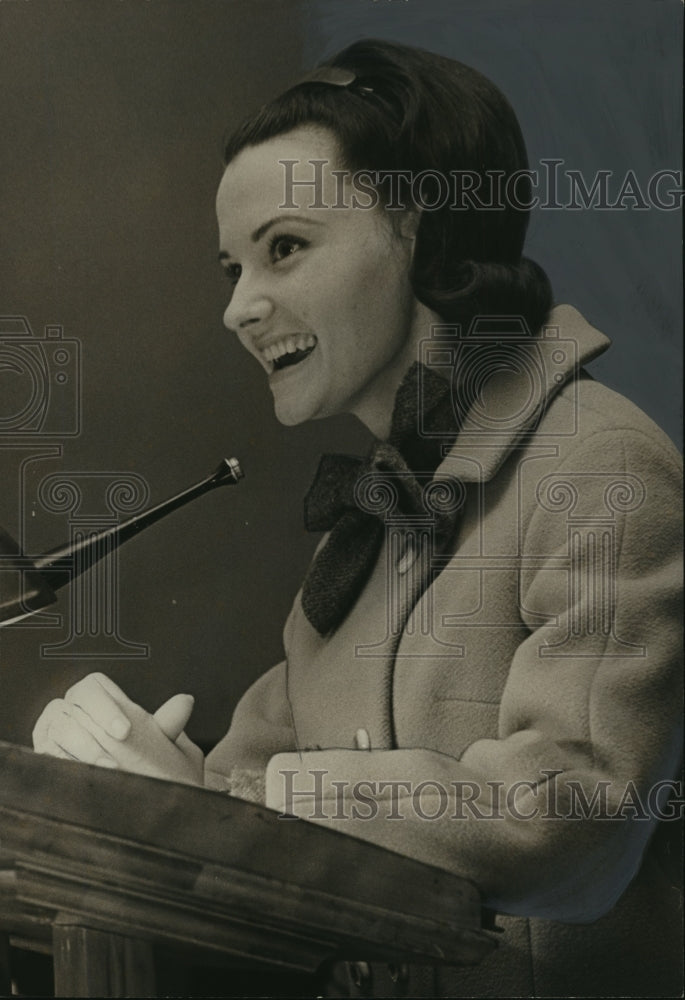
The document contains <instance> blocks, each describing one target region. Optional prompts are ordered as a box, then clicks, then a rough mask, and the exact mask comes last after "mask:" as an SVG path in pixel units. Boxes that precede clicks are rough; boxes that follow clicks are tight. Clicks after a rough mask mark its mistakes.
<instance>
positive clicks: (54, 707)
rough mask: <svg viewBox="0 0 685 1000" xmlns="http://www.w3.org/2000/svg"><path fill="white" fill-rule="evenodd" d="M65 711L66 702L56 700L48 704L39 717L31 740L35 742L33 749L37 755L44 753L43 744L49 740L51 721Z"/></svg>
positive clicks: (60, 699) (61, 699)
mask: <svg viewBox="0 0 685 1000" xmlns="http://www.w3.org/2000/svg"><path fill="white" fill-rule="evenodd" d="M64 710H65V702H64V699H63V698H54V699H53V700H52V701H50V702H48V704H47V705H46V706H45V708H44V709H43V711H42V712H41V713H40V715H39V716H38V719H37V720H36V724H35V726H34V727H33V732H32V733H31V739H32V740H33V749H34V750H35V751H36V752H37V753H43V749H42V747H43V744H44V743H45V742H46V741H47V739H48V735H47V732H48V726H49V725H50V721H51V720H52V719H53V718H55V716H56V715H59V714H60V713H62V712H63V711H64Z"/></svg>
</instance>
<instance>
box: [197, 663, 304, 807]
mask: <svg viewBox="0 0 685 1000" xmlns="http://www.w3.org/2000/svg"><path fill="white" fill-rule="evenodd" d="M286 684H287V664H286V661H285V660H283V661H281V663H278V664H276V666H275V667H272V668H271V670H268V671H267V672H266V673H265V674H263V675H262V676H261V677H260V678H258V680H256V681H255V683H254V684H252V686H251V687H250V688H248V690H247V691H246V692H245V694H244V695H243V697H242V698H241V699H240V701H239V702H238V705H237V707H236V709H235V712H234V714H233V719H232V721H231V727H230V729H229V730H228V732H227V733H226V735H225V736H224V738H223V739H222V740H221V741H220V742H219V743H218V744H217V745H216V747H215V748H214V749H213V750H212V751H211V753H209V754H208V755H207V758H206V760H205V785H206V786H207V787H208V788H214V789H216V790H219V791H225V792H230V793H231V794H232V795H236V796H238V797H239V798H245V799H250V800H252V801H255V802H263V801H264V773H265V770H266V765H267V763H268V761H269V758H270V757H273V755H274V754H277V753H281V752H283V751H288V750H294V748H295V745H296V744H295V736H294V732H293V727H292V720H291V716H290V705H289V702H288V698H287V689H286Z"/></svg>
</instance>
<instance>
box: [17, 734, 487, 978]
mask: <svg viewBox="0 0 685 1000" xmlns="http://www.w3.org/2000/svg"><path fill="white" fill-rule="evenodd" d="M0 938H1V939H2V940H1V941H0V961H1V960H2V946H3V945H4V947H5V950H7V946H8V941H9V943H11V944H13V945H15V946H17V947H23V948H29V949H30V948H35V949H37V950H41V949H42V950H48V949H49V950H51V952H52V955H53V957H54V968H55V994H56V995H57V996H74V997H119V996H135V997H143V996H148V997H149V996H156V990H157V985H156V980H155V953H156V949H159V948H160V947H166V948H167V949H168V948H172V949H173V950H174V953H175V954H177V955H179V956H188V957H189V958H192V960H193V961H196V962H197V961H198V960H202V959H203V958H205V959H207V960H208V961H210V962H216V961H217V957H219V958H220V960H221V961H222V963H225V965H226V966H227V968H229V969H230V967H231V966H232V965H234V966H236V967H237V966H242V967H244V966H245V965H248V966H249V965H250V964H254V965H255V967H257V966H258V967H259V968H262V969H264V968H268V969H271V970H284V971H287V970H290V971H300V972H303V973H304V972H306V973H312V974H313V973H315V972H316V970H317V969H318V968H319V966H320V965H321V964H322V963H323V962H325V961H326V960H332V959H338V958H339V959H342V960H350V961H356V962H361V961H364V962H368V961H371V960H374V959H381V960H383V961H387V962H394V963H399V962H402V963H418V964H429V965H430V964H441V963H453V964H473V963H476V962H478V961H480V960H481V958H483V957H484V956H485V955H486V954H487V953H488V952H489V951H490V950H491V949H492V948H493V947H494V940H493V938H492V936H491V935H489V934H487V933H486V932H485V931H484V930H483V928H482V923H481V906H480V899H479V894H478V891H477V889H476V887H475V886H473V885H472V884H471V883H469V882H467V881H465V880H463V879H460V878H458V877H457V876H455V875H450V874H448V873H446V872H443V871H440V870H438V869H435V868H432V867H430V866H428V865H424V864H421V863H419V862H417V861H414V860H413V859H411V858H405V857H403V856H401V855H399V854H395V853H393V852H390V851H386V850H383V849H382V848H379V847H376V846H375V845H372V844H367V843H364V842H363V841H360V840H357V839H355V838H353V837H348V836H346V835H344V834H340V833H338V832H336V831H333V830H328V829H324V828H320V827H318V826H316V825H314V824H312V823H306V822H303V821H300V820H296V819H292V818H287V817H282V816H279V814H278V813H276V812H273V811H272V810H269V809H266V808H264V807H261V806H256V805H253V804H252V803H248V802H244V801H242V800H240V799H235V798H231V797H230V796H228V795H224V794H221V793H218V792H213V791H208V790H206V789H202V788H191V787H188V786H184V785H177V784H173V783H170V782H165V781H158V780H156V779H154V778H144V777H140V776H138V775H132V774H126V773H122V772H118V771H110V770H106V769H101V768H97V767H91V766H89V765H86V764H79V763H76V762H71V761H63V760H57V759H55V758H51V757H45V756H38V755H36V754H34V753H33V752H32V751H31V750H28V749H26V748H23V747H16V746H11V745H9V744H5V743H0ZM227 976H228V977H230V971H229V972H228V973H227ZM1 993H2V986H0V994H1Z"/></svg>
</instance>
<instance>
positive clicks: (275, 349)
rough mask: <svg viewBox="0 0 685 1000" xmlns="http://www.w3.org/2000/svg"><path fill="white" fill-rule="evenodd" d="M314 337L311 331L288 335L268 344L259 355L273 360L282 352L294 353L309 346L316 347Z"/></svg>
mask: <svg viewBox="0 0 685 1000" xmlns="http://www.w3.org/2000/svg"><path fill="white" fill-rule="evenodd" d="M316 343H317V341H316V337H315V336H314V334H313V333H308V334H306V335H305V334H299V335H298V336H297V337H295V336H288V337H285V338H284V339H283V340H277V341H275V342H274V343H273V344H269V346H268V347H265V348H264V349H263V350H262V351H261V355H262V357H263V358H264V360H265V361H267V362H273V361H275V360H276V359H277V358H281V357H283V355H284V354H295V352H296V351H306V350H309V348H311V347H316Z"/></svg>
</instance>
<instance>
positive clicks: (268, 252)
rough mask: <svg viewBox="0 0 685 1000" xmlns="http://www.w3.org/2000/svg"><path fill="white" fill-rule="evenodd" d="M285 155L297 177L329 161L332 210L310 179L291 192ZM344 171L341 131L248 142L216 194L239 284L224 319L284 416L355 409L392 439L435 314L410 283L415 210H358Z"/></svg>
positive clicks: (309, 130) (230, 266) (230, 270)
mask: <svg viewBox="0 0 685 1000" xmlns="http://www.w3.org/2000/svg"><path fill="white" fill-rule="evenodd" d="M279 160H296V161H298V162H297V163H296V165H295V167H294V168H293V173H292V178H293V179H294V180H295V181H298V180H308V181H311V180H312V179H313V177H314V167H313V166H312V165H311V164H310V163H309V161H310V160H324V161H325V164H324V167H323V171H322V174H321V179H322V186H321V188H320V190H319V191H318V196H319V197H318V200H319V202H321V201H323V204H324V206H326V207H319V208H316V207H310V206H311V204H312V203H313V202H314V201H315V197H314V188H313V185H312V184H310V185H307V186H304V185H302V186H301V185H297V184H293V185H292V186H291V187H290V188H289V189H286V169H285V167H284V166H283V165H282V164H281V163H279ZM341 167H342V164H341V163H340V156H339V154H338V150H337V145H336V141H335V137H334V136H333V135H332V133H330V132H328V131H327V130H323V129H317V128H314V127H302V128H298V129H295V130H293V131H292V132H289V133H287V134H285V135H282V136H278V137H276V138H274V139H270V140H268V141H267V142H264V143H261V144H260V145H258V146H252V147H246V148H245V149H243V150H242V151H241V152H240V153H239V154H238V156H237V157H236V158H235V159H234V160H233V161H232V162H231V163H230V164H229V166H228V167H227V168H226V171H225V173H224V176H223V179H222V181H221V185H220V187H219V192H218V195H217V215H218V220H219V233H220V245H221V253H220V259H221V262H222V264H223V266H224V268H225V270H226V273H227V276H228V279H229V282H230V285H231V297H230V301H229V304H228V307H227V309H226V312H225V314H224V323H225V325H226V327H227V328H228V329H229V331H232V332H235V333H236V335H237V336H238V338H239V339H240V342H241V344H242V345H243V346H244V347H245V348H246V349H247V350H248V351H249V352H250V353H251V354H253V355H254V357H255V358H256V359H257V360H258V361H259V362H260V364H261V365H262V367H263V369H264V372H265V374H266V376H267V379H268V382H269V386H270V388H271V392H272V393H273V397H274V406H275V410H276V416H277V418H278V419H279V420H280V421H281V422H282V423H284V424H298V423H301V422H302V421H304V420H310V419H312V418H315V417H325V416H330V415H331V414H334V413H342V412H351V413H355V414H356V415H357V416H358V417H359V418H360V419H361V420H362V421H363V422H364V423H366V424H367V426H369V427H370V429H371V430H372V431H373V432H374V433H375V434H377V435H379V436H382V437H384V436H386V435H387V432H388V429H389V421H390V414H391V411H392V403H393V399H394V395H395V391H396V389H397V386H398V385H399V383H400V381H401V379H402V377H403V375H404V374H405V372H406V370H407V369H408V368H409V366H410V364H411V363H412V361H413V360H414V359H415V358H416V350H417V346H416V345H417V343H418V340H419V338H420V336H426V335H427V334H428V328H427V324H426V313H427V310H426V309H425V307H423V306H421V305H420V304H419V303H418V302H417V300H416V299H415V297H414V294H413V291H412V289H411V286H410V283H409V279H408V272H409V267H410V264H411V258H412V252H413V245H414V241H413V227H412V220H411V218H410V217H409V216H406V217H404V218H403V220H402V221H401V224H395V225H393V224H392V223H391V221H390V219H389V218H388V217H387V213H386V212H385V211H384V210H383V209H382V208H375V209H365V208H361V207H353V206H352V203H351V191H350V190H349V189H348V190H346V194H345V196H344V197H343V198H341V197H340V190H339V183H340V178H339V177H338V178H336V177H335V176H334V175H333V173H332V171H334V170H336V169H338V168H341ZM336 202H337V203H338V204H341V203H342V202H344V204H345V205H346V206H347V207H342V208H340V207H339V208H334V207H332V206H334V205H335V204H336ZM284 204H285V205H289V206H290V207H280V206H282V205H284ZM293 206H296V207H293ZM398 221H400V220H398Z"/></svg>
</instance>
